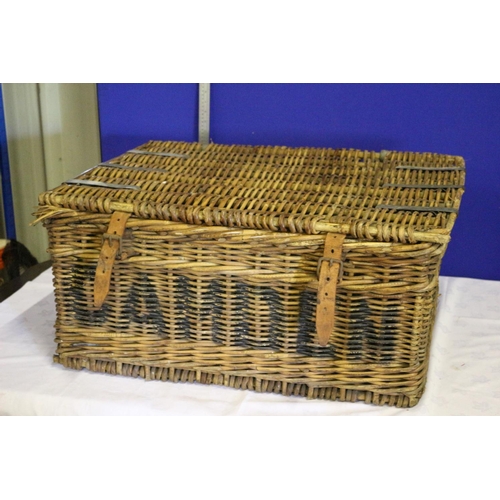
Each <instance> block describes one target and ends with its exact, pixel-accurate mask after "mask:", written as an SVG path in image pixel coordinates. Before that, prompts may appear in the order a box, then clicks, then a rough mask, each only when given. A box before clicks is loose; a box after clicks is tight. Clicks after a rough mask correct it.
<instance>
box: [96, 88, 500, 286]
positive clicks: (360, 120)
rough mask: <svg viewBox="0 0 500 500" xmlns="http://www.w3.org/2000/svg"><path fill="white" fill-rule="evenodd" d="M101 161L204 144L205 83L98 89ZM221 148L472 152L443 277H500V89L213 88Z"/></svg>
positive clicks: (214, 126)
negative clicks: (143, 148)
mask: <svg viewBox="0 0 500 500" xmlns="http://www.w3.org/2000/svg"><path fill="white" fill-rule="evenodd" d="M97 88H98V102H99V117H100V130H101V148H102V149H101V151H102V159H103V160H109V159H110V158H112V157H114V156H117V155H119V154H121V153H123V152H124V151H125V150H127V149H130V148H133V147H135V146H138V145H139V144H142V143H145V142H147V141H148V140H151V139H157V140H183V141H196V140H197V139H198V128H197V105H198V87H197V84H98V87H97ZM210 113H211V134H210V137H211V140H212V141H214V142H216V143H228V144H230V143H235V144H254V145H285V146H318V147H330V148H356V149H367V150H375V151H379V150H382V149H388V150H400V151H418V152H434V153H443V154H450V155H459V156H463V157H464V158H465V161H466V167H467V173H466V182H465V195H464V198H463V200H462V205H461V208H460V216H459V217H458V219H457V223H456V225H455V227H454V229H453V232H452V240H451V242H450V245H449V248H448V251H447V254H446V256H445V258H444V261H443V267H442V271H441V274H443V275H448V276H463V277H470V278H481V279H494V280H500V258H499V254H500V251H499V248H500V231H499V228H500V168H498V165H497V163H498V158H499V157H500V154H499V148H498V137H500V85H497V84H485V85H482V84H212V85H211V111H210Z"/></svg>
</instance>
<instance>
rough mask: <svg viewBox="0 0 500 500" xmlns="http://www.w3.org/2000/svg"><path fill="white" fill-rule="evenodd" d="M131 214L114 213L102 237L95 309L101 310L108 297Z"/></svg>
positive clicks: (95, 281) (95, 284) (95, 286)
mask: <svg viewBox="0 0 500 500" xmlns="http://www.w3.org/2000/svg"><path fill="white" fill-rule="evenodd" d="M129 217H130V214H128V213H124V212H114V213H113V215H112V216H111V220H110V221H109V226H108V230H107V231H106V232H105V233H104V234H103V235H102V247H101V253H100V254H99V260H98V261H97V267H96V270H95V280H94V307H97V308H100V307H102V305H103V304H104V301H105V300H106V297H107V296H108V292H109V287H110V284H111V273H112V271H113V264H114V262H115V259H120V258H121V255H122V236H123V233H124V232H125V225H126V224H127V220H128V218H129Z"/></svg>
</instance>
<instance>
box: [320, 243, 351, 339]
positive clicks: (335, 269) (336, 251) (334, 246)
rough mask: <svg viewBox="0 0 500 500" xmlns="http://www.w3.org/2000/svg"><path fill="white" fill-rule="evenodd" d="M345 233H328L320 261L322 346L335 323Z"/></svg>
mask: <svg viewBox="0 0 500 500" xmlns="http://www.w3.org/2000/svg"><path fill="white" fill-rule="evenodd" d="M344 239H345V235H344V234H333V233H328V234H327V235H326V238H325V249H324V251H323V257H322V258H321V259H320V261H319V263H318V275H319V283H318V302H317V306H316V332H317V335H318V342H319V344H320V345H322V346H326V345H327V344H328V340H329V339H330V335H331V334H332V331H333V326H334V324H335V296H336V293H337V283H338V281H339V273H340V271H341V269H342V267H343V266H342V244H343V243H344Z"/></svg>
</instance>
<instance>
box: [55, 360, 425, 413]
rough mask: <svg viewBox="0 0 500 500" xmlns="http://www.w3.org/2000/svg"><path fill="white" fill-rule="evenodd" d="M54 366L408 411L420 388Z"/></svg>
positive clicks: (95, 363) (117, 366)
mask: <svg viewBox="0 0 500 500" xmlns="http://www.w3.org/2000/svg"><path fill="white" fill-rule="evenodd" d="M54 362H55V363H58V364H61V365H62V366H64V367H65V368H70V369H73V370H82V369H87V370H89V371H91V372H97V373H106V374H110V375H121V376H128V377H134V378H143V379H145V380H158V381H163V382H166V381H169V382H174V383H176V382H189V383H196V382H197V383H200V384H205V385H211V384H213V385H219V386H225V387H231V388H233V389H240V390H250V391H254V392H261V393H273V394H282V395H284V396H299V397H305V398H307V399H320V400H329V401H340V402H351V403H356V402H363V403H365V404H371V405H375V406H394V407H396V408H412V407H414V406H415V405H416V404H417V403H418V402H419V400H420V398H421V396H422V394H423V388H422V389H421V390H420V391H419V393H418V394H417V395H412V396H408V395H406V394H388V393H382V392H375V391H368V390H353V389H345V388H340V387H335V386H333V385H332V386H328V387H314V386H310V385H308V384H306V383H290V382H282V381H279V380H268V379H262V378H259V377H255V376H249V377H245V376H235V375H228V374H223V373H220V374H214V373H208V372H205V371H202V370H189V369H184V368H174V367H164V366H148V365H139V364H131V363H120V362H119V361H110V360H105V359H95V358H87V357H70V356H64V357H61V356H59V355H57V354H56V355H54Z"/></svg>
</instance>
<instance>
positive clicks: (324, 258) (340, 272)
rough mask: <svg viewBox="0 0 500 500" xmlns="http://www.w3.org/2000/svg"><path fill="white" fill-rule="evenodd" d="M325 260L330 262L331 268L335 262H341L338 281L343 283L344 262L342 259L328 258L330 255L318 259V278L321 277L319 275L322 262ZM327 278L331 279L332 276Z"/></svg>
mask: <svg viewBox="0 0 500 500" xmlns="http://www.w3.org/2000/svg"><path fill="white" fill-rule="evenodd" d="M323 262H328V267H329V268H331V267H332V266H333V264H339V266H340V268H339V272H338V277H337V283H341V282H342V276H343V275H344V262H343V261H341V260H340V259H331V258H328V257H321V258H320V259H319V260H318V267H317V268H316V274H317V275H318V278H319V275H320V269H321V264H322V263H323ZM326 280H327V281H329V280H330V278H329V277H327V278H326Z"/></svg>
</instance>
